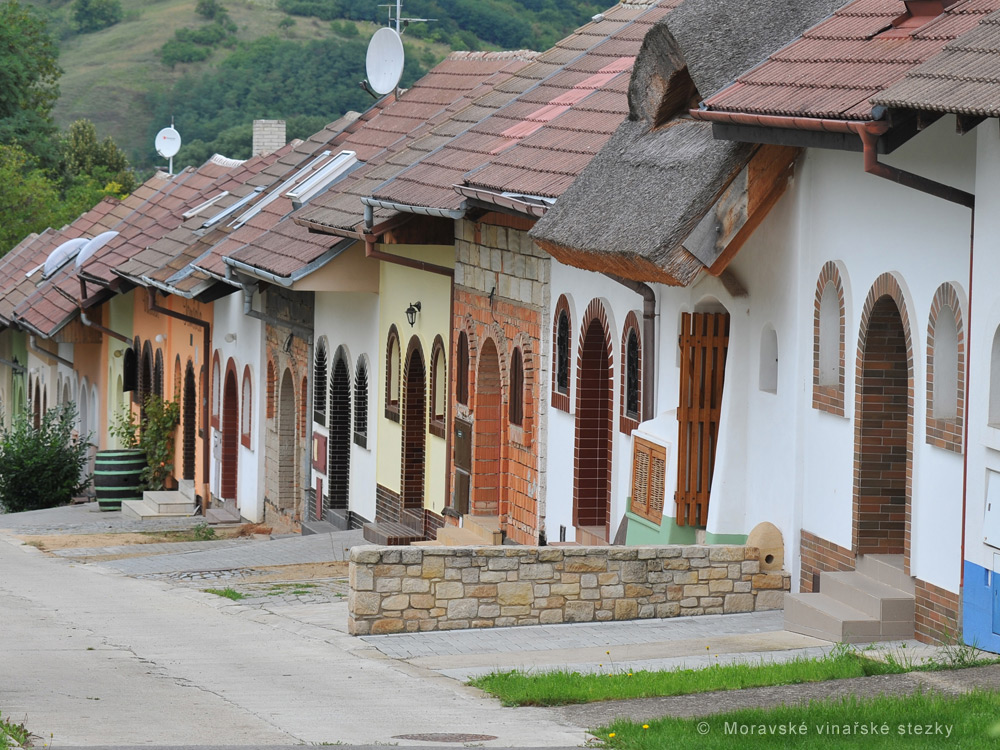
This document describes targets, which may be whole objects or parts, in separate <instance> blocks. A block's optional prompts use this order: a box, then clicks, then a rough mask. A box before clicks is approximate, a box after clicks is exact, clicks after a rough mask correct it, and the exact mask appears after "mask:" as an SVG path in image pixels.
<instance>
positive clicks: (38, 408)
mask: <svg viewBox="0 0 1000 750" xmlns="http://www.w3.org/2000/svg"><path fill="white" fill-rule="evenodd" d="M39 383H40V379H39V378H35V396H34V398H32V400H31V409H32V414H33V416H34V425H35V429H36V430H37V429H38V428H39V427H41V424H42V389H41V386H40V384H39Z"/></svg>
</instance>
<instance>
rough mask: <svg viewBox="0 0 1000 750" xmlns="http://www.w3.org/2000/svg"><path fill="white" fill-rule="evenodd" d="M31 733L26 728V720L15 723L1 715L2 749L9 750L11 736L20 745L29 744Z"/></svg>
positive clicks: (0, 737) (0, 745)
mask: <svg viewBox="0 0 1000 750" xmlns="http://www.w3.org/2000/svg"><path fill="white" fill-rule="evenodd" d="M30 734H31V733H30V732H29V731H28V730H27V729H26V728H25V726H24V722H21V723H20V724H15V723H14V722H13V721H11V720H10V719H5V718H4V717H3V716H2V715H0V750H7V748H9V747H10V740H11V738H13V739H14V741H15V742H17V743H18V744H19V745H22V746H23V745H27V744H28V737H29V736H30Z"/></svg>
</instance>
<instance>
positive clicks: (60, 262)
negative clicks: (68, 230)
mask: <svg viewBox="0 0 1000 750" xmlns="http://www.w3.org/2000/svg"><path fill="white" fill-rule="evenodd" d="M88 242H90V240H89V239H87V238H85V237H77V238H75V239H72V240H66V241H65V242H64V243H62V244H61V245H60V246H59V247H57V248H56V249H55V250H53V251H52V252H51V253H49V257H48V258H46V259H45V264H44V265H43V266H42V278H43V279H47V278H49V277H50V276H51V275H52V274H54V273H55V272H56V271H58V270H59V269H60V268H62V267H63V266H65V265H66V264H67V263H69V262H70V261H71V260H73V258H75V257H76V254H77V253H79V252H80V250H81V248H83V246H84V245H86V244H87V243H88Z"/></svg>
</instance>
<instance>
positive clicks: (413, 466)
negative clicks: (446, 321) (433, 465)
mask: <svg viewBox="0 0 1000 750" xmlns="http://www.w3.org/2000/svg"><path fill="white" fill-rule="evenodd" d="M404 361H405V363H406V364H405V368H404V372H403V377H402V381H403V404H402V409H401V411H402V426H403V440H402V447H401V450H402V460H401V469H402V472H401V476H400V489H401V492H400V494H401V495H402V502H403V509H404V510H407V509H413V510H418V509H422V508H423V506H424V474H425V467H426V446H427V426H426V424H427V367H426V365H425V361H426V360H425V359H424V350H423V347H422V346H421V344H420V339H419V338H418V337H417V336H411V337H410V342H409V345H408V346H407V348H406V359H405V360H404Z"/></svg>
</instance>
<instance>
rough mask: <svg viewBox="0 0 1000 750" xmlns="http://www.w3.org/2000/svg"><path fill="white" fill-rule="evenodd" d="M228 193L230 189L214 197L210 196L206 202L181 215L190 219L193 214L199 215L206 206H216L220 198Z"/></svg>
mask: <svg viewBox="0 0 1000 750" xmlns="http://www.w3.org/2000/svg"><path fill="white" fill-rule="evenodd" d="M227 195H229V191H228V190H223V191H222V192H221V193H219V194H218V195H217V196H215V197H214V198H209V199H208V200H207V201H205V202H204V203H201V204H199V205H197V206H195V207H194V208H192V209H191V210H190V211H188V212H187V213H183V214H181V217H182V218H184V219H190V218H191V217H192V216H197V215H198V214H200V213H201V212H202V211H204V210H205V209H206V208H209V207H211V206H214V205H215V204H216V203H218V202H219V201H220V200H222V199H223V198H225V197H226V196H227Z"/></svg>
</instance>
